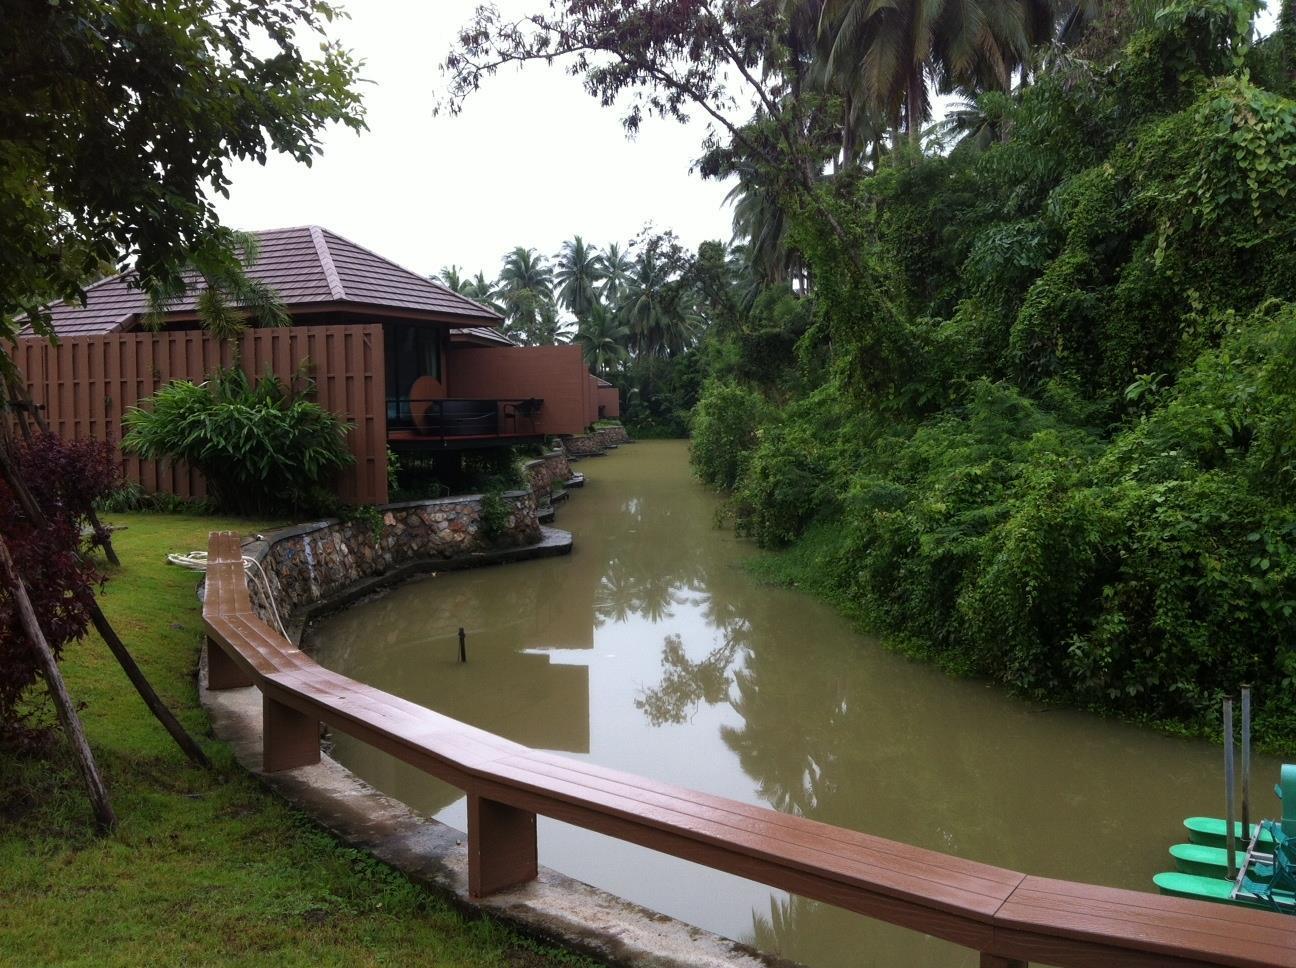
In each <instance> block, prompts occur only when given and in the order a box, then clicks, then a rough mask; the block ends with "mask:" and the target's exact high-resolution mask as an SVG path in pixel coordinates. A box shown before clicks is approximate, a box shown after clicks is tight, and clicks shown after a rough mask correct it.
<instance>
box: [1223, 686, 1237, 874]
mask: <svg viewBox="0 0 1296 968" xmlns="http://www.w3.org/2000/svg"><path fill="white" fill-rule="evenodd" d="M1224 800H1225V805H1224V850H1225V852H1226V854H1227V855H1228V878H1229V880H1230V881H1231V880H1233V878H1234V877H1236V876H1237V867H1236V866H1235V865H1234V864H1233V852H1234V851H1235V850H1237V844H1236V843H1235V840H1234V830H1233V700H1232V699H1225V700H1224Z"/></svg>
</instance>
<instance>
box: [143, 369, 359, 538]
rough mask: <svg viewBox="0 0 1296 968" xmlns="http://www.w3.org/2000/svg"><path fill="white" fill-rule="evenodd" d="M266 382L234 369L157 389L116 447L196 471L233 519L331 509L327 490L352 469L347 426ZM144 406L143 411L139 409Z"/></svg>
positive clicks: (302, 393) (307, 389) (269, 378)
mask: <svg viewBox="0 0 1296 968" xmlns="http://www.w3.org/2000/svg"><path fill="white" fill-rule="evenodd" d="M312 390H313V387H312V386H311V385H310V384H309V383H308V384H307V385H306V387H304V388H303V389H302V390H301V391H300V392H299V391H296V390H295V389H294V388H292V387H288V386H285V385H284V383H283V382H282V381H280V380H279V379H278V378H277V377H274V376H265V377H262V378H261V379H260V380H258V381H257V382H256V384H255V385H254V384H253V383H252V381H251V380H249V378H248V376H247V374H245V373H244V372H243V371H242V370H241V369H237V368H234V369H230V370H223V371H221V372H218V373H216V374H214V375H213V376H212V377H211V378H210V379H209V380H208V381H207V382H206V383H203V384H194V383H190V382H188V381H185V380H179V381H176V382H174V383H170V384H168V385H167V386H165V387H163V388H162V389H161V390H159V391H158V392H157V393H156V394H154V395H153V397H152V398H150V399H149V400H147V401H142V403H143V404H144V405H145V406H142V407H134V408H132V409H131V410H130V411H129V412H128V413H127V414H126V416H125V418H124V420H123V423H124V424H125V426H126V429H127V433H126V435H125V437H124V438H123V439H122V446H123V447H124V448H125V449H126V450H128V451H131V452H132V453H136V454H139V455H140V456H141V457H145V458H148V459H150V460H171V461H183V462H185V463H187V464H188V465H189V466H191V467H193V468H194V469H195V470H198V471H199V472H201V473H202V475H203V477H204V478H206V480H207V486H208V488H209V490H210V492H211V495H212V499H213V500H214V502H215V503H216V504H217V506H219V507H221V508H224V509H228V510H230V511H234V512H237V513H258V514H266V513H276V512H283V513H291V514H300V513H303V512H305V513H314V512H316V511H319V510H327V509H329V508H331V507H332V506H333V505H334V504H335V500H336V499H335V498H333V496H332V494H331V492H330V490H329V487H328V485H329V484H330V483H331V481H332V479H333V477H334V475H335V474H336V473H337V472H338V471H339V470H340V469H341V468H343V467H345V466H347V465H348V464H350V463H352V461H353V460H354V458H353V457H352V456H351V453H350V451H349V450H348V449H347V446H346V435H347V431H348V430H349V427H348V425H347V424H346V423H345V422H344V421H342V420H341V419H340V418H339V417H337V416H335V415H334V414H332V413H330V412H329V411H328V410H325V409H324V408H323V407H321V406H320V405H319V404H317V403H314V402H313V401H311V400H309V399H307V396H308V395H309V394H310V393H311V392H312ZM145 407H147V409H146V408H145Z"/></svg>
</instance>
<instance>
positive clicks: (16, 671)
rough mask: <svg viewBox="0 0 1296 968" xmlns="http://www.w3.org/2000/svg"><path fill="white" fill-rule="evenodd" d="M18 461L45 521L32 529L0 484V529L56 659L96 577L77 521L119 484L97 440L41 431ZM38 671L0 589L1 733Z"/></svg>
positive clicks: (85, 620)
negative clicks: (82, 548)
mask: <svg viewBox="0 0 1296 968" xmlns="http://www.w3.org/2000/svg"><path fill="white" fill-rule="evenodd" d="M15 458H16V463H17V466H18V468H19V471H20V473H21V474H22V476H23V479H24V481H25V482H26V484H27V486H28V488H29V489H30V490H31V492H32V496H33V498H34V499H35V500H36V502H37V504H38V505H39V506H40V508H41V510H42V512H43V513H44V514H45V516H46V518H47V519H48V526H47V527H44V528H37V527H35V526H34V525H33V524H32V522H31V520H30V519H29V518H28V517H27V516H26V515H25V514H24V513H23V512H22V509H21V507H20V505H19V503H18V500H17V498H16V496H15V495H14V494H13V493H12V491H10V490H9V488H8V487H7V485H6V484H5V483H3V482H2V481H0V533H3V534H4V539H5V543H6V545H7V546H8V548H9V553H10V554H11V555H12V556H13V559H14V564H15V565H16V566H17V569H18V573H19V574H20V575H22V577H23V580H24V582H25V583H26V585H27V591H28V594H29V596H30V597H31V601H32V606H33V608H34V609H35V611H36V618H37V621H39V623H40V626H41V629H42V630H43V631H44V633H45V636H46V638H47V639H48V640H49V643H50V646H51V648H52V649H53V650H54V654H55V655H56V656H57V655H60V654H61V653H62V650H63V648H64V647H65V646H66V645H67V643H69V642H71V641H73V640H75V639H79V638H80V637H81V636H82V635H84V634H85V630H86V627H87V626H88V624H89V620H90V616H89V611H88V609H89V606H90V603H91V601H92V597H93V595H94V588H95V586H96V584H97V583H98V582H99V580H100V579H99V576H98V575H97V574H96V572H95V570H94V568H93V566H92V565H90V563H89V561H88V560H87V559H85V558H83V557H82V556H81V555H80V554H79V550H80V544H81V526H82V522H83V521H84V520H85V517H86V515H87V514H88V513H89V511H90V509H91V507H92V506H93V502H94V501H95V500H97V499H98V498H100V497H101V496H103V494H105V493H106V492H108V491H109V490H111V489H112V487H113V486H114V485H115V484H116V481H117V476H118V469H117V462H116V455H115V454H114V453H113V451H112V448H111V447H109V446H107V445H105V444H103V443H100V442H98V441H93V440H77V441H64V440H62V439H61V438H59V437H57V436H55V435H53V434H41V435H38V436H36V437H35V438H33V439H32V440H31V441H30V442H27V443H24V444H22V445H21V446H19V448H18V450H17V453H16V455H15ZM39 676H40V665H39V663H38V662H37V660H36V656H35V653H34V651H33V649H32V647H31V644H30V643H29V642H28V641H27V638H26V636H25V635H24V634H23V631H22V628H21V626H20V624H19V622H18V615H17V612H16V608H15V603H14V601H13V599H12V597H11V596H10V595H9V594H8V593H7V592H6V591H5V590H4V589H3V588H0V731H4V732H11V731H12V730H13V729H14V728H15V726H17V725H18V724H19V723H20V720H21V716H20V714H19V711H18V701H19V699H20V698H21V696H22V694H23V692H24V691H25V690H26V689H27V688H28V687H29V686H30V685H31V684H32V683H34V682H35V681H36V679H37V678H38V677H39Z"/></svg>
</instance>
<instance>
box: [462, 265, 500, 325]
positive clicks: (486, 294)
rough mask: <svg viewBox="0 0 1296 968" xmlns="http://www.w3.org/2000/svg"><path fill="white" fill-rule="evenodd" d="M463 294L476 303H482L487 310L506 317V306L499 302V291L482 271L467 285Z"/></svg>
mask: <svg viewBox="0 0 1296 968" xmlns="http://www.w3.org/2000/svg"><path fill="white" fill-rule="evenodd" d="M461 294H462V295H464V296H467V297H468V298H469V299H471V300H473V301H474V302H479V303H481V304H482V305H483V306H485V307H486V308H487V309H493V310H495V312H497V313H499V314H500V315H501V316H503V315H505V309H504V306H503V305H502V304H501V303H500V301H499V289H498V288H497V287H496V285H495V283H494V282H492V281H491V280H489V279H487V278H486V274H485V273H484V272H481V271H480V270H479V271H478V272H477V274H476V275H475V276H473V277H472V278H471V279H469V280H468V282H467V283H465V285H464V288H463V291H462V293H461Z"/></svg>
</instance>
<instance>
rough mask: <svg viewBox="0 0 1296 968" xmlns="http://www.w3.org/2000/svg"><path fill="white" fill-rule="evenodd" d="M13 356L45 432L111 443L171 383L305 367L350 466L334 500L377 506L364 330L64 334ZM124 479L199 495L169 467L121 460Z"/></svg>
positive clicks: (198, 485) (370, 354)
mask: <svg viewBox="0 0 1296 968" xmlns="http://www.w3.org/2000/svg"><path fill="white" fill-rule="evenodd" d="M14 359H15V361H16V362H17V364H18V366H19V368H20V369H21V370H22V372H23V374H24V376H25V378H26V381H27V386H28V389H29V391H30V392H31V395H32V399H33V400H34V401H35V402H36V403H37V404H40V405H42V406H44V407H45V415H46V419H47V420H48V421H49V424H50V429H51V430H53V431H54V432H56V433H58V434H59V435H61V436H63V437H67V438H77V437H94V438H97V439H99V440H107V441H109V442H111V443H112V444H114V445H116V444H118V443H120V440H121V433H122V424H121V419H122V415H123V414H125V413H126V411H127V410H129V409H130V408H131V407H133V406H136V405H137V404H138V403H139V401H140V400H142V399H144V398H145V397H147V396H149V395H151V394H152V393H154V392H155V391H157V390H158V389H159V388H160V387H162V386H165V385H166V384H167V383H169V382H171V381H172V380H193V381H195V382H199V381H202V380H204V379H205V378H206V377H207V376H208V375H210V374H211V373H212V372H213V371H214V370H216V369H217V368H218V367H223V366H229V365H231V364H232V363H234V362H235V361H236V360H237V361H238V362H241V364H242V366H243V368H244V369H245V370H246V371H247V373H248V374H249V375H253V376H260V375H262V374H264V373H266V372H267V371H268V372H272V373H274V374H275V375H276V376H278V377H280V378H281V379H284V380H290V379H291V378H292V377H293V376H294V375H295V374H296V373H297V372H298V368H299V367H300V366H301V365H302V364H303V363H306V364H307V366H308V370H307V372H309V374H310V375H311V377H312V378H313V379H314V380H315V383H316V399H317V400H318V402H319V403H320V404H321V405H322V406H324V407H327V408H328V409H329V410H331V411H333V412H334V413H336V414H338V415H339V416H342V417H344V418H345V419H346V420H347V422H348V423H350V424H352V425H353V427H354V429H353V430H352V431H351V433H350V434H349V435H348V444H349V446H350V448H351V453H352V454H353V455H354V456H355V459H356V462H355V465H354V466H352V467H350V468H348V469H347V470H345V471H344V472H343V473H342V475H341V477H340V479H339V481H338V493H339V494H340V496H341V497H342V499H343V500H345V501H348V502H351V503H356V504H381V503H384V502H386V500H387V416H386V389H385V386H384V382H385V370H384V367H383V332H382V326H380V325H378V324H372V325H364V326H355V325H352V326H293V327H285V328H280V329H254V330H250V331H249V332H248V333H247V334H246V335H245V336H244V337H243V338H242V340H241V341H240V343H239V344H237V345H234V344H230V343H228V342H224V341H221V340H216V339H213V338H212V337H210V336H208V335H206V334H204V333H203V332H202V331H200V330H182V331H164V332H158V333H150V332H144V333H111V334H107V335H103V336H74V337H69V338H67V339H64V340H62V341H61V342H60V343H59V344H58V345H57V346H52V345H50V344H49V343H47V342H45V341H44V340H37V339H24V340H20V341H19V342H18V345H17V347H16V348H15V353H14ZM122 468H123V471H124V473H125V476H126V479H127V480H128V481H134V482H136V483H138V484H140V485H141V486H142V487H143V488H144V490H146V491H149V492H154V491H166V492H170V493H172V494H176V495H178V496H180V497H182V498H197V497H202V496H204V495H205V494H206V486H205V484H204V482H203V479H202V475H200V474H198V473H196V472H195V471H193V470H191V469H190V468H188V467H186V466H184V465H183V464H180V465H172V464H170V463H158V462H154V461H145V460H140V459H139V458H137V457H132V456H129V455H126V454H123V455H122Z"/></svg>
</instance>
